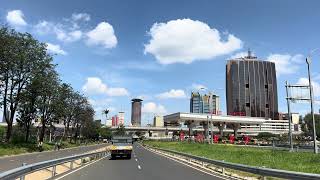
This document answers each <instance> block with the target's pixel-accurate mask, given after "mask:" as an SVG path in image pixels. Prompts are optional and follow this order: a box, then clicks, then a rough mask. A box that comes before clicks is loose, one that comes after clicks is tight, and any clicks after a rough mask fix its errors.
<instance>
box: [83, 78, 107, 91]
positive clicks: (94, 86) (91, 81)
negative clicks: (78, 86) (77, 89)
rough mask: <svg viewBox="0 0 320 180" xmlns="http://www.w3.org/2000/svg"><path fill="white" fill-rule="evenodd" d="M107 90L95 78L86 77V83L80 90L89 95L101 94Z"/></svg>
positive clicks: (104, 85) (98, 79) (105, 86)
mask: <svg viewBox="0 0 320 180" xmlns="http://www.w3.org/2000/svg"><path fill="white" fill-rule="evenodd" d="M107 89H108V87H107V85H106V84H104V83H103V82H102V81H101V79H100V78H97V77H88V78H87V82H86V83H85V84H84V86H83V87H82V90H83V91H84V92H86V93H89V94H103V93H105V92H106V91H107Z"/></svg>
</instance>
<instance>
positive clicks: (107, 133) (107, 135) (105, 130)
mask: <svg viewBox="0 0 320 180" xmlns="http://www.w3.org/2000/svg"><path fill="white" fill-rule="evenodd" d="M99 132H100V136H101V137H102V138H104V139H111V137H112V131H111V129H110V128H109V127H102V128H100V130H99Z"/></svg>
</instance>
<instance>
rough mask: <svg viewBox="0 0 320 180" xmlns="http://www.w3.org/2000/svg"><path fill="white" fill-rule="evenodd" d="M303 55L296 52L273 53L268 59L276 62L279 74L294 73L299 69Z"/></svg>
mask: <svg viewBox="0 0 320 180" xmlns="http://www.w3.org/2000/svg"><path fill="white" fill-rule="evenodd" d="M302 57H303V56H302V55H301V54H296V55H294V56H292V55H290V54H271V55H269V56H268V57H267V61H271V62H274V63H275V65H276V71H277V74H278V75H281V74H294V73H296V72H297V71H298V70H299V66H300V65H299V63H300V61H301V58H302Z"/></svg>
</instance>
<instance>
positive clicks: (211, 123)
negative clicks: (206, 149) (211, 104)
mask: <svg viewBox="0 0 320 180" xmlns="http://www.w3.org/2000/svg"><path fill="white" fill-rule="evenodd" d="M210 125H211V144H213V122H212V112H211V124H210ZM208 128H209V127H208Z"/></svg>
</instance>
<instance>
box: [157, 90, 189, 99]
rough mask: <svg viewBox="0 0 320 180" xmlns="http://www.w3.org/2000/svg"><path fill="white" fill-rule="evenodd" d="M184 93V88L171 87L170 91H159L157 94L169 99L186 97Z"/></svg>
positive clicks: (158, 96)
mask: <svg viewBox="0 0 320 180" xmlns="http://www.w3.org/2000/svg"><path fill="white" fill-rule="evenodd" d="M186 97H187V96H186V94H185V92H184V90H181V89H171V90H170V91H167V92H164V93H161V94H158V95H157V98H159V99H170V98H176V99H178V98H186Z"/></svg>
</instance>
